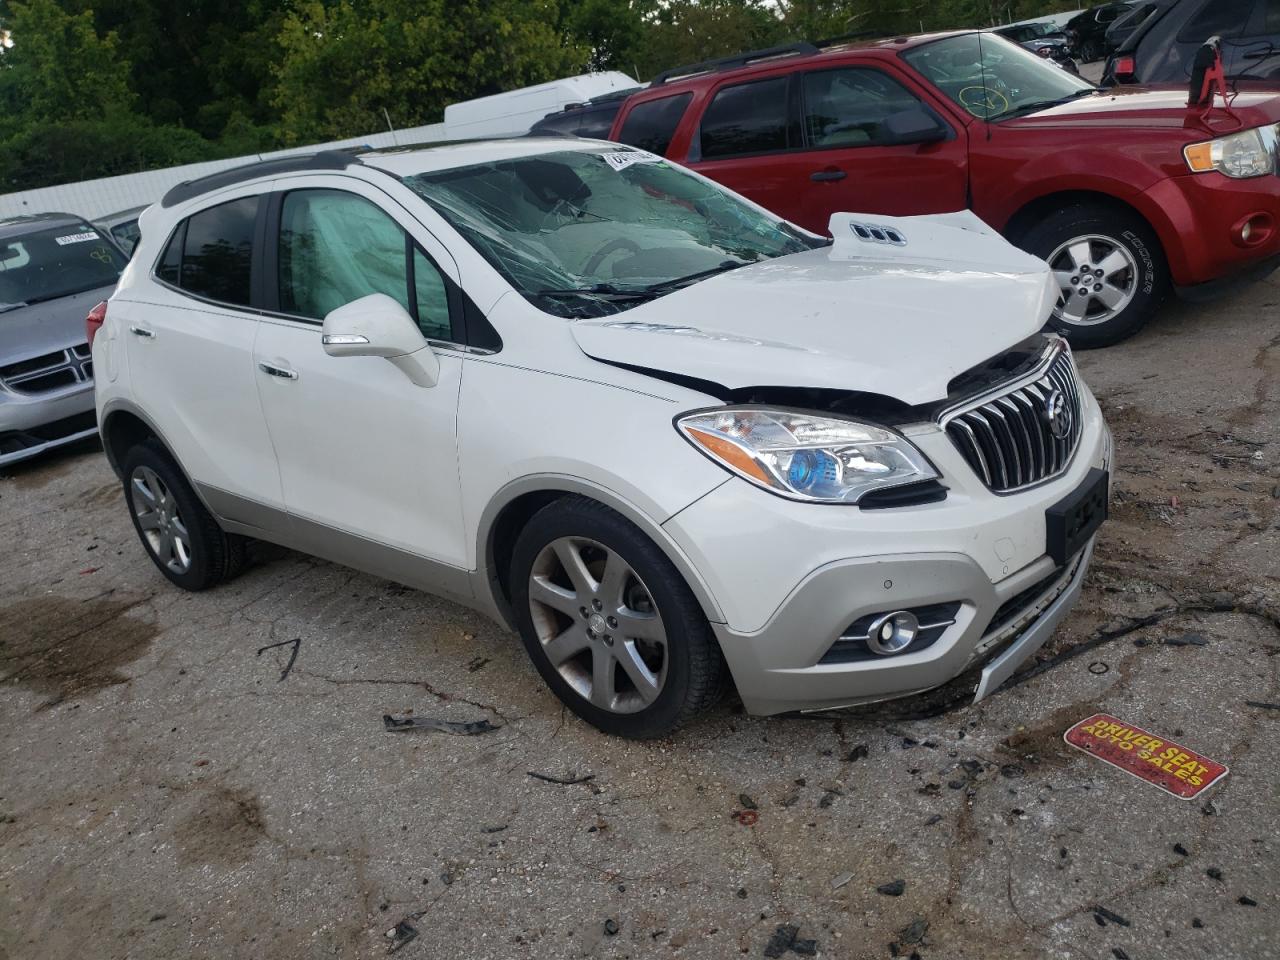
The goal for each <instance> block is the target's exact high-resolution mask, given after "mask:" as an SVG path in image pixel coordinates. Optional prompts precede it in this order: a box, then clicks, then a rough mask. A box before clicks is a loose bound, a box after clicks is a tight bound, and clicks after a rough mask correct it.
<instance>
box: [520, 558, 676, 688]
mask: <svg viewBox="0 0 1280 960" xmlns="http://www.w3.org/2000/svg"><path fill="white" fill-rule="evenodd" d="M529 610H530V613H531V614H532V618H533V626H534V630H535V631H536V632H537V636H538V641H539V643H540V644H541V645H542V651H543V653H544V654H545V655H546V657H547V659H548V661H550V663H551V666H552V667H553V668H554V669H555V670H556V672H558V673H559V674H560V676H561V677H563V678H564V681H565V682H566V683H567V684H568V685H569V686H570V687H572V688H573V689H574V691H576V692H577V693H578V694H579V696H581V697H583V698H584V699H585V700H587V701H589V702H590V703H592V704H593V705H594V706H596V707H598V708H600V709H602V710H607V711H609V712H611V713H635V712H637V711H639V710H643V709H644V708H645V707H648V706H649V705H650V704H652V703H653V702H654V701H655V700H656V699H657V698H658V695H659V694H660V693H661V692H662V688H663V685H664V684H665V683H666V679H667V664H668V658H669V653H668V648H667V633H666V630H665V628H664V627H663V624H662V616H661V614H660V613H659V612H658V608H657V605H656V604H655V603H654V601H653V596H652V594H651V593H650V592H649V589H648V587H646V586H645V584H644V581H642V580H641V579H640V577H639V575H637V574H636V572H635V571H634V570H633V569H632V568H631V566H630V565H629V564H628V563H627V562H626V560H624V559H623V558H622V557H621V556H620V555H619V554H618V553H617V552H615V551H614V550H611V549H610V548H608V547H606V546H604V545H603V544H601V543H597V542H596V541H595V540H588V539H585V538H581V537H561V538H559V539H557V540H553V541H552V542H551V543H549V544H547V545H546V546H545V547H543V548H542V550H541V551H540V552H539V554H538V556H537V558H536V559H535V560H534V563H533V568H532V570H531V571H530V573H529Z"/></svg>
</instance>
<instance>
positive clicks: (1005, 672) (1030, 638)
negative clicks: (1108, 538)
mask: <svg viewBox="0 0 1280 960" xmlns="http://www.w3.org/2000/svg"><path fill="white" fill-rule="evenodd" d="M1093 545H1094V541H1093V540H1090V541H1089V545H1088V546H1087V547H1085V551H1084V556H1083V557H1081V559H1080V562H1079V565H1078V566H1077V567H1076V571H1075V573H1074V574H1073V575H1072V577H1071V581H1070V583H1068V584H1067V588H1066V589H1065V590H1063V591H1062V593H1060V594H1059V595H1058V597H1057V599H1055V600H1054V601H1053V602H1052V603H1051V604H1049V606H1048V607H1046V608H1045V610H1044V612H1043V613H1041V614H1040V616H1039V617H1038V618H1036V620H1034V621H1033V622H1032V623H1031V625H1030V626H1029V627H1028V628H1027V629H1026V631H1025V632H1024V633H1023V634H1022V635H1021V636H1020V637H1018V639H1017V640H1015V641H1014V642H1013V644H1012V645H1011V646H1010V647H1009V649H1007V650H1005V651H1004V652H1003V653H1002V654H1000V655H999V656H998V657H996V658H995V659H994V660H992V661H991V662H990V663H988V664H987V665H986V666H985V667H984V668H983V669H982V679H981V680H980V681H979V682H978V689H977V691H976V692H975V693H974V695H973V702H974V703H977V702H978V701H979V700H981V699H983V698H984V697H986V696H988V695H990V694H992V693H994V692H995V691H996V689H997V688H999V687H1000V685H1001V684H1003V683H1004V682H1005V681H1006V680H1008V679H1009V677H1011V676H1012V675H1013V672H1014V671H1015V670H1017V669H1018V667H1019V666H1020V665H1021V664H1022V662H1023V661H1025V660H1026V659H1027V657H1029V656H1031V655H1032V654H1033V653H1035V652H1036V651H1037V650H1039V649H1040V648H1041V647H1042V646H1044V644H1045V643H1046V642H1047V641H1048V639H1049V637H1051V636H1052V635H1053V631H1054V630H1055V629H1057V626H1058V624H1059V622H1061V620H1062V618H1063V617H1065V616H1066V615H1067V613H1068V612H1069V611H1070V610H1071V608H1072V607H1073V606H1074V605H1075V602H1076V598H1077V597H1079V596H1080V589H1081V587H1082V586H1083V584H1084V578H1085V574H1086V573H1087V572H1088V570H1089V561H1090V560H1091V559H1093Z"/></svg>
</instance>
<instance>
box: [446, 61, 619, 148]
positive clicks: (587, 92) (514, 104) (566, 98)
mask: <svg viewBox="0 0 1280 960" xmlns="http://www.w3.org/2000/svg"><path fill="white" fill-rule="evenodd" d="M638 86H639V84H638V83H636V81H635V80H632V79H631V78H630V77H629V76H627V75H626V74H625V73H620V72H619V71H617V70H607V71H605V72H603V73H584V74H582V75H581V76H578V77H566V78H564V79H563V80H552V81H550V82H548V83H539V84H537V85H536V86H532V87H522V88H521V89H519V90H509V91H507V92H506V93H495V94H494V95H493V96H490V97H479V98H478V99H476V100H464V101H463V102H462V103H455V104H451V105H450V106H447V107H445V108H444V132H445V139H447V140H474V139H477V138H479V137H516V136H521V135H523V134H526V133H528V132H529V129H530V128H531V127H532V126H533V125H534V124H535V123H537V122H538V121H539V120H541V119H542V118H543V117H545V116H546V115H547V114H549V113H555V112H556V111H559V110H563V109H564V108H565V107H566V106H568V105H569V104H571V103H582V102H584V101H586V100H590V99H591V98H593V97H599V96H602V95H604V94H606V93H612V92H613V91H615V90H625V89H627V88H629V87H638Z"/></svg>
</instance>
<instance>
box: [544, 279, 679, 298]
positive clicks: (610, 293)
mask: <svg viewBox="0 0 1280 960" xmlns="http://www.w3.org/2000/svg"><path fill="white" fill-rule="evenodd" d="M534 296H535V297H555V298H557V299H558V298H560V297H595V298H597V299H599V300H652V299H653V298H654V297H655V296H656V294H654V293H650V292H649V288H648V287H643V288H641V289H637V290H624V289H622V288H621V287H615V286H614V285H613V284H611V283H595V284H592V285H591V286H589V287H564V288H556V287H552V288H550V289H547V290H535V291H534Z"/></svg>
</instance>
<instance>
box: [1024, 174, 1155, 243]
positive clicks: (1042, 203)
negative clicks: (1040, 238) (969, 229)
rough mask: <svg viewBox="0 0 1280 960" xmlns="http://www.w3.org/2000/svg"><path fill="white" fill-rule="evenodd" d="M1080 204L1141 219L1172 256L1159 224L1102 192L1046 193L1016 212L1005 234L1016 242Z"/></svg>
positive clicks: (1071, 191)
mask: <svg viewBox="0 0 1280 960" xmlns="http://www.w3.org/2000/svg"><path fill="white" fill-rule="evenodd" d="M1080 204H1090V205H1093V206H1100V207H1110V208H1111V209H1113V210H1119V211H1122V212H1124V213H1126V214H1129V215H1131V216H1134V217H1137V218H1138V219H1139V220H1141V221H1143V222H1144V223H1145V224H1146V225H1147V226H1149V227H1150V228H1151V231H1152V232H1153V233H1154V234H1155V235H1156V237H1157V238H1158V239H1159V240H1160V253H1161V254H1163V255H1165V256H1166V257H1167V256H1168V254H1167V251H1166V249H1165V241H1164V237H1163V236H1162V234H1161V230H1160V227H1159V225H1158V224H1155V223H1152V221H1151V218H1150V217H1148V216H1147V215H1146V213H1144V212H1143V211H1142V210H1140V209H1138V208H1137V207H1135V206H1134V205H1133V204H1132V203H1129V202H1128V201H1127V200H1124V199H1122V198H1120V197H1117V196H1116V195H1115V194H1112V193H1105V192H1103V191H1101V190H1056V191H1054V192H1053V193H1046V194H1043V195H1042V196H1039V197H1035V198H1033V199H1031V200H1028V201H1026V202H1025V203H1024V204H1023V205H1022V206H1021V207H1019V208H1018V209H1017V210H1015V211H1014V213H1013V215H1012V216H1010V217H1009V219H1008V221H1007V222H1006V223H1005V225H1004V230H1003V231H1001V232H1002V233H1004V234H1005V236H1007V237H1008V238H1009V239H1010V240H1016V239H1017V238H1018V237H1020V236H1022V235H1023V234H1024V233H1026V232H1027V230H1029V229H1030V228H1031V225H1032V224H1034V223H1035V222H1036V221H1037V220H1040V219H1043V218H1044V217H1046V216H1048V215H1049V214H1051V213H1053V212H1054V211H1056V210H1061V209H1063V208H1065V207H1070V206H1076V205H1080Z"/></svg>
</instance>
